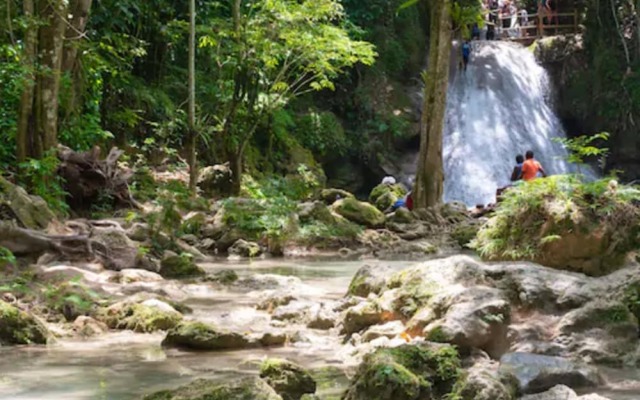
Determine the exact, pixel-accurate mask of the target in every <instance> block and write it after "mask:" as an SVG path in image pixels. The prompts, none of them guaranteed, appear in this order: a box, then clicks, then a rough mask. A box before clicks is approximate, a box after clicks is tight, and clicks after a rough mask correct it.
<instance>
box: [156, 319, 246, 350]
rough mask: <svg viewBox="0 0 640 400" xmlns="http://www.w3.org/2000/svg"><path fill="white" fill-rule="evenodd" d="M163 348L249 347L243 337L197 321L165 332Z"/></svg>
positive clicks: (228, 348)
mask: <svg viewBox="0 0 640 400" xmlns="http://www.w3.org/2000/svg"><path fill="white" fill-rule="evenodd" d="M162 345H163V346H165V347H177V348H184V349H191V350H237V349H243V348H246V347H248V346H249V345H250V342H249V339H248V338H246V337H245V336H243V335H241V334H239V333H234V332H228V331H225V330H222V329H218V328H216V327H214V326H212V325H207V324H204V323H202V322H197V321H183V322H182V323H180V324H179V325H178V326H176V327H175V328H173V329H171V330H170V331H169V332H167V336H166V337H165V339H164V340H163V341H162Z"/></svg>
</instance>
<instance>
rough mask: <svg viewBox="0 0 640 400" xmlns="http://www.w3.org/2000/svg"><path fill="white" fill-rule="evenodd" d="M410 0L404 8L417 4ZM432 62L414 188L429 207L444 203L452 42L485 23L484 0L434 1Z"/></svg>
mask: <svg viewBox="0 0 640 400" xmlns="http://www.w3.org/2000/svg"><path fill="white" fill-rule="evenodd" d="M417 2H418V0H409V1H408V2H407V3H405V5H404V6H403V7H407V6H409V5H412V4H415V3H417ZM428 4H429V9H430V21H429V26H430V33H429V35H430V38H429V62H428V67H427V72H426V73H425V75H424V80H425V87H424V100H423V106H422V119H421V121H420V155H419V159H418V172H417V176H416V181H415V186H414V188H413V198H414V206H415V207H416V208H429V207H433V206H435V205H437V204H439V203H441V202H442V195H443V192H444V179H445V176H444V163H443V155H442V142H443V137H444V122H445V115H446V112H447V89H448V87H449V72H450V70H451V60H452V58H453V57H455V56H454V55H453V54H452V53H451V48H452V41H453V39H454V37H455V36H458V38H461V37H467V36H468V35H469V25H471V24H473V23H478V24H482V23H483V20H482V15H481V12H480V10H481V2H480V0H430V1H429V3H428Z"/></svg>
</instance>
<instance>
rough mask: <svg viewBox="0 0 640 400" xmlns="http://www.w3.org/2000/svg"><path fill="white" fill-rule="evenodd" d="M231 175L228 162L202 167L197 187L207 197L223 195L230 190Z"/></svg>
mask: <svg viewBox="0 0 640 400" xmlns="http://www.w3.org/2000/svg"><path fill="white" fill-rule="evenodd" d="M232 176H233V173H232V172H231V168H230V167H229V164H228V163H226V164H219V165H213V166H208V167H205V168H203V169H202V170H201V171H200V174H199V176H198V187H199V188H200V190H202V192H203V193H204V194H205V196H207V197H211V196H219V197H225V196H227V195H230V194H231V192H232Z"/></svg>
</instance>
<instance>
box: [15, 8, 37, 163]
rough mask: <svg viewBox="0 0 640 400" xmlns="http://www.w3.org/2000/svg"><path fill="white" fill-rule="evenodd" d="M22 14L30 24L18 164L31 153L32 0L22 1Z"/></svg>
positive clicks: (33, 77) (20, 121)
mask: <svg viewBox="0 0 640 400" xmlns="http://www.w3.org/2000/svg"><path fill="white" fill-rule="evenodd" d="M23 10H24V16H25V19H26V20H27V23H28V24H29V25H30V26H29V27H28V28H27V30H26V32H25V37H24V62H23V64H24V69H25V72H26V74H25V79H24V86H23V88H22V95H21V97H20V110H19V116H18V132H17V134H16V159H17V161H18V165H19V164H20V163H23V162H25V161H26V160H27V158H28V157H29V155H31V154H32V153H33V124H32V121H33V120H32V115H31V114H32V112H33V89H34V83H35V80H36V79H35V61H36V48H37V42H38V36H37V32H38V31H37V29H35V27H34V26H31V25H32V24H33V18H34V17H35V4H34V2H33V0H24V1H23Z"/></svg>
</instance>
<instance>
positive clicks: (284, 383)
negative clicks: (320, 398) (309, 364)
mask: <svg viewBox="0 0 640 400" xmlns="http://www.w3.org/2000/svg"><path fill="white" fill-rule="evenodd" d="M260 378H262V379H264V380H265V382H267V383H268V384H269V386H271V387H272V388H273V389H274V390H275V391H276V393H278V394H279V395H280V396H282V399H283V400H300V398H301V397H302V396H303V395H305V394H314V393H315V392H316V382H315V380H314V379H313V378H312V377H311V375H310V374H309V372H308V371H307V370H305V369H304V368H302V367H301V366H299V365H298V364H295V363H292V362H291V361H287V360H281V359H267V360H265V361H263V362H262V364H261V365H260Z"/></svg>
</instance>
